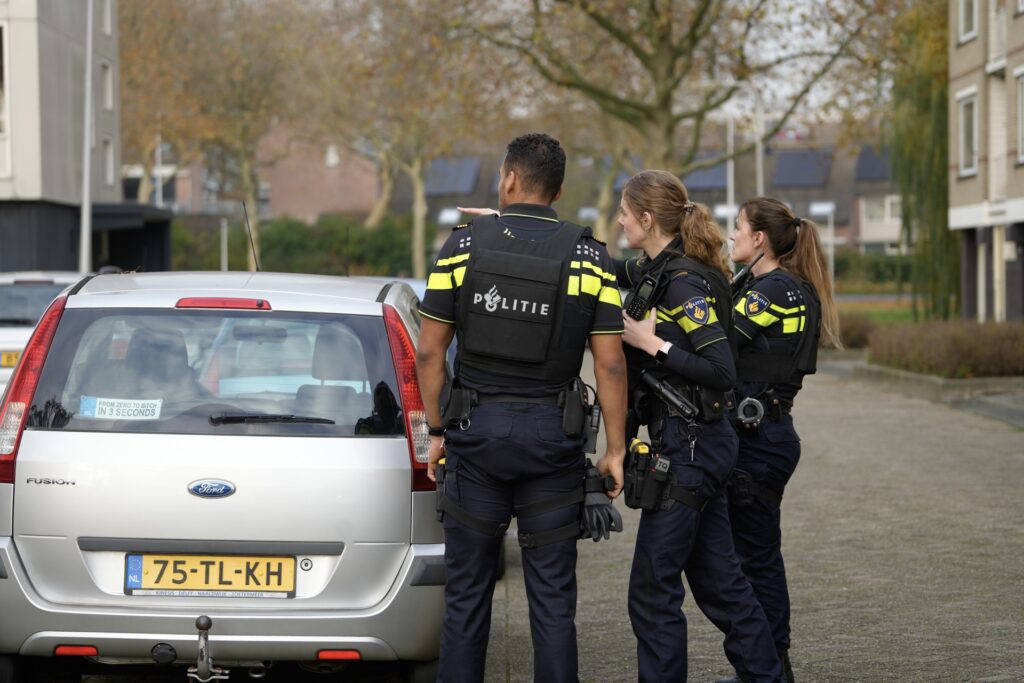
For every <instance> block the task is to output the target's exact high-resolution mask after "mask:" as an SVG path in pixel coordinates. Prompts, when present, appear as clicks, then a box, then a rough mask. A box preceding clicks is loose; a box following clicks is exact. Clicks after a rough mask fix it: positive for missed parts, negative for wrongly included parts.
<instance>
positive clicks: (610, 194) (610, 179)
mask: <svg viewBox="0 0 1024 683" xmlns="http://www.w3.org/2000/svg"><path fill="white" fill-rule="evenodd" d="M618 175H619V165H618V164H617V163H615V161H613V162H612V163H611V164H609V165H608V169H607V170H606V171H605V173H604V175H603V176H601V185H600V189H599V190H598V193H597V220H596V221H594V237H596V238H597V239H599V240H601V241H602V242H605V243H607V245H608V252H609V253H611V254H613V255H617V254H618V252H619V249H618V245H617V244H616V243H615V242H618V238H619V229H618V228H619V224H618V222H616V221H615V220H613V219H612V212H613V207H614V206H615V178H616V177H618ZM612 233H614V235H613V234H612ZM613 240H614V241H613Z"/></svg>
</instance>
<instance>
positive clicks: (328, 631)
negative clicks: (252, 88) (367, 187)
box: [0, 273, 444, 681]
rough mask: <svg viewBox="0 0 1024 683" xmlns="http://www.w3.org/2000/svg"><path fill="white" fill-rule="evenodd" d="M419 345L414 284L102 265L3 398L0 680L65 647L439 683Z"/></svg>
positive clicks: (212, 669)
mask: <svg viewBox="0 0 1024 683" xmlns="http://www.w3.org/2000/svg"><path fill="white" fill-rule="evenodd" d="M418 336H419V319H418V314H417V299H416V297H415V295H414V293H413V292H412V290H411V289H410V288H409V287H408V286H407V285H405V284H402V283H381V282H374V281H361V280H359V279H358V278H351V279H350V278H334V277H323V276H311V275H285V274H271V273H255V274H252V273H152V274H119V275H99V276H96V277H93V278H91V279H87V280H85V281H83V282H82V283H81V284H79V285H76V286H75V287H72V288H71V289H69V290H68V292H67V293H66V294H64V295H62V296H60V297H58V298H57V299H56V300H55V301H54V302H53V304H52V305H51V306H50V308H49V309H48V310H47V311H46V313H45V314H44V315H43V317H42V320H41V321H40V323H39V325H38V327H37V328H36V331H35V333H34V335H33V337H32V339H31V341H30V342H29V343H28V346H27V347H26V349H25V351H24V353H23V355H22V357H21V361H20V363H19V365H18V367H17V369H16V371H15V373H14V376H13V377H12V379H11V383H10V386H9V387H8V391H7V393H6V394H5V396H4V400H3V403H2V405H0V615H2V618H0V681H5V680H31V679H34V678H38V679H39V680H50V678H48V676H50V675H51V674H48V673H47V672H46V671H47V666H46V665H47V664H50V663H58V662H59V661H62V660H61V657H62V656H64V657H71V658H76V657H77V658H82V657H84V658H86V659H88V660H89V662H91V663H92V664H95V663H103V664H142V663H149V664H153V663H165V664H176V665H179V666H182V667H185V666H188V667H189V674H190V675H191V677H192V678H193V679H195V680H213V679H214V678H215V677H216V676H218V675H226V674H225V673H224V670H227V669H235V670H236V672H238V670H239V669H241V670H242V672H248V673H250V675H253V676H255V677H258V676H261V675H263V674H265V673H266V672H267V669H269V668H271V667H275V666H276V668H277V669H281V668H282V667H284V668H288V667H295V666H296V664H294V663H295V662H300V663H303V664H302V665H301V666H302V667H303V668H309V669H317V670H323V669H339V668H341V667H347V666H356V667H358V666H359V664H358V662H368V661H374V660H376V661H388V660H390V661H395V662H401V664H400V665H399V666H400V667H401V668H402V670H403V672H404V673H403V675H404V676H405V678H406V680H411V681H419V680H433V677H434V672H435V668H436V665H435V661H434V660H436V657H437V654H438V643H439V633H440V623H441V613H442V607H443V584H444V564H443V556H444V546H443V541H442V533H441V528H440V525H439V523H438V522H437V519H436V514H435V493H434V486H433V483H432V482H431V481H430V480H429V479H428V478H427V476H426V458H427V447H428V444H429V438H428V436H427V430H426V419H425V414H424V412H423V405H422V402H421V399H420V396H419V387H418V384H417V381H416V374H415V353H416V344H417V341H418ZM27 655H34V656H35V657H27ZM75 661H79V662H80V661H81V660H80V659H79V660H75ZM285 662H288V663H287V664H286V663H285ZM90 665H91V664H90ZM40 670H42V671H40ZM181 675H182V679H184V678H185V671H184V670H183V671H182V672H181ZM243 675H244V674H243Z"/></svg>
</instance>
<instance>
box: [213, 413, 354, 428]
mask: <svg viewBox="0 0 1024 683" xmlns="http://www.w3.org/2000/svg"><path fill="white" fill-rule="evenodd" d="M260 422H291V423H308V424H319V425H332V424H334V420H328V419H327V418H325V417H308V416H305V415H274V414H266V413H218V414H216V415H211V416H210V424H212V425H226V424H255V423H260Z"/></svg>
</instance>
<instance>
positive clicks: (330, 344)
mask: <svg viewBox="0 0 1024 683" xmlns="http://www.w3.org/2000/svg"><path fill="white" fill-rule="evenodd" d="M361 353H362V348H361V347H360V345H359V340H358V338H357V337H356V336H355V335H354V334H353V333H352V331H351V330H349V329H348V328H347V327H345V326H344V325H339V324H337V323H327V324H324V325H321V326H320V330H319V331H318V332H317V334H316V344H315V345H314V346H313V377H315V378H316V379H320V380H339V379H352V376H353V371H352V368H351V364H353V363H358V362H360V361H361V360H362V359H361V357H355V356H354V355H353V354H360V356H361Z"/></svg>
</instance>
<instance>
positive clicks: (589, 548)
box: [487, 373, 1024, 683]
mask: <svg viewBox="0 0 1024 683" xmlns="http://www.w3.org/2000/svg"><path fill="white" fill-rule="evenodd" d="M794 415H795V420H796V424H797V430H798V431H799V432H800V434H801V436H802V439H803V456H802V459H801V464H800V466H799V467H798V468H797V472H796V474H795V476H794V478H793V480H792V481H791V482H790V486H789V488H788V489H787V492H786V502H785V503H784V505H783V509H784V514H783V526H784V552H785V555H786V559H787V570H788V573H789V576H790V588H791V592H792V599H793V650H792V659H793V666H794V672H795V675H796V678H797V679H798V680H799V681H800V682H801V683H804V682H806V681H1022V680H1024V431H1022V430H1020V429H1018V428H1016V427H1014V426H1012V425H1011V424H1008V423H1006V422H1003V421H997V420H994V419H990V418H987V417H983V416H980V415H977V414H974V413H972V412H967V411H964V410H957V409H954V408H952V407H949V406H946V405H941V404H936V403H930V402H928V401H925V400H921V399H914V398H907V397H904V396H902V395H899V394H896V393H889V392H887V391H885V390H882V389H879V388H878V387H876V386H874V385H871V384H867V383H863V382H860V381H856V380H853V379H852V378H850V377H846V376H843V375H842V374H825V373H821V374H818V375H815V376H813V377H809V378H807V380H806V382H805V389H804V391H803V392H802V393H801V394H800V396H799V397H798V398H797V404H796V408H795V410H794ZM617 505H619V507H620V509H621V510H623V512H624V514H623V517H624V519H625V522H626V531H625V532H624V533H622V534H618V535H616V536H615V537H614V538H613V539H612V540H611V541H601V542H600V543H596V544H595V543H592V542H585V543H581V544H580V565H579V567H580V569H579V575H580V601H579V609H578V614H577V619H576V622H577V627H578V630H579V637H580V658H581V672H580V673H581V679H582V680H584V681H602V682H603V681H631V680H636V664H635V650H634V648H635V641H634V639H633V634H632V631H631V630H630V625H629V618H628V615H627V612H626V595H625V593H626V585H627V579H628V574H629V565H630V560H631V556H632V547H633V542H634V538H635V533H636V526H637V522H638V519H639V515H638V514H636V513H635V512H634V511H632V510H628V509H626V508H624V507H623V506H622V505H621V503H617ZM505 542H506V549H507V551H508V571H507V574H506V578H505V579H504V580H503V581H501V582H499V584H498V586H497V589H496V591H495V597H494V619H493V625H492V641H491V648H490V650H489V653H488V675H487V681H488V682H495V683H497V682H513V681H517V682H518V681H524V682H527V681H531V680H532V661H531V660H532V651H531V646H530V633H529V622H528V617H527V607H526V599H525V595H524V591H523V587H522V569H521V565H520V559H519V548H518V545H517V544H516V541H515V539H514V538H506V541H505ZM684 609H685V611H686V614H687V616H688V618H689V623H690V642H689V653H690V677H689V680H690V681H712V680H714V679H715V678H716V677H718V676H720V675H725V674H728V673H729V672H730V667H729V665H728V662H727V661H726V659H725V655H724V654H723V653H722V649H721V636H720V634H719V632H718V631H717V630H715V628H714V627H713V626H712V625H711V624H710V622H708V621H707V620H706V619H705V618H704V617H703V615H701V614H700V612H699V610H697V608H696V606H695V605H694V603H693V601H692V600H691V599H690V597H689V596H687V600H686V602H685V604H684Z"/></svg>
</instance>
